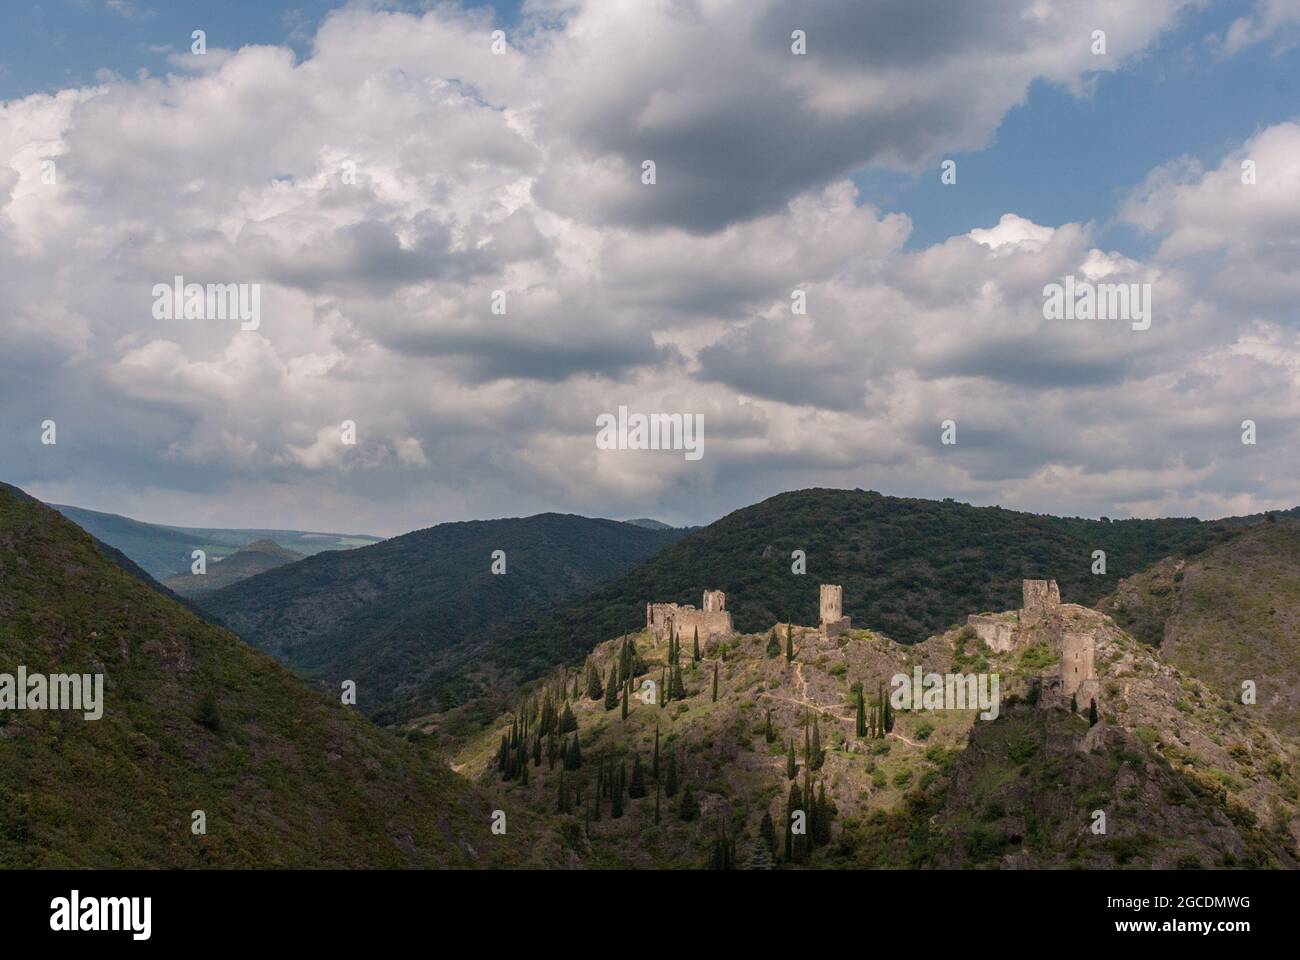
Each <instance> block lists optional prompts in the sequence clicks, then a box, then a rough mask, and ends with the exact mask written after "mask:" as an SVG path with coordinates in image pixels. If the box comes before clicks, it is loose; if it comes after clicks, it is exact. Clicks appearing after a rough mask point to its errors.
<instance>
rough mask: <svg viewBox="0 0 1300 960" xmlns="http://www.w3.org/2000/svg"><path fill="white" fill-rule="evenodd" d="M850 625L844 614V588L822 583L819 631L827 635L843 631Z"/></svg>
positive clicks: (835, 634)
mask: <svg viewBox="0 0 1300 960" xmlns="http://www.w3.org/2000/svg"><path fill="white" fill-rule="evenodd" d="M850 626H851V624H850V622H849V618H848V617H846V616H844V588H843V587H842V586H840V585H839V584H837V583H836V584H830V583H823V584H822V587H821V631H822V633H824V634H825V635H826V636H828V637H834V636H837V635H838V634H841V633H843V632H844V631H845V630H847V629H849V627H850Z"/></svg>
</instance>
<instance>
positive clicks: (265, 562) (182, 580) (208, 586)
mask: <svg viewBox="0 0 1300 960" xmlns="http://www.w3.org/2000/svg"><path fill="white" fill-rule="evenodd" d="M302 558H303V555H302V554H301V553H298V552H297V551H296V550H286V549H285V548H284V547H282V546H280V545H279V544H278V543H276V542H275V541H274V540H254V541H253V542H252V543H250V544H249V545H248V546H246V547H241V548H240V549H239V550H237V551H235V552H234V553H232V554H231V555H230V556H228V557H226V558H224V559H218V560H217V561H216V562H214V563H211V564H209V565H208V566H207V572H206V573H204V574H202V575H198V574H195V573H193V572H187V573H180V574H177V575H176V576H174V577H168V578H167V579H166V580H164V581H163V585H164V586H166V587H167V588H168V589H170V590H173V591H175V592H176V593H178V594H180V595H181V596H182V597H193V596H197V595H198V594H200V593H210V592H211V591H213V590H220V589H221V588H222V587H228V586H230V585H231V584H232V583H238V582H239V581H240V580H247V579H248V578H249V577H255V576H257V575H258V574H259V573H266V571H268V570H274V569H275V568H276V567H282V566H284V565H285V564H286V563H293V562H294V561H295V560H301V559H302Z"/></svg>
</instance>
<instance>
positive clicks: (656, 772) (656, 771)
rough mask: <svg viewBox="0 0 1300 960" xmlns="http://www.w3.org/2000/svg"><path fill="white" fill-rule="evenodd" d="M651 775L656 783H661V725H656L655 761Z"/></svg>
mask: <svg viewBox="0 0 1300 960" xmlns="http://www.w3.org/2000/svg"><path fill="white" fill-rule="evenodd" d="M650 773H651V775H652V776H653V777H654V778H655V783H658V782H659V724H658V723H656V724H655V759H654V766H653V767H651V768H650Z"/></svg>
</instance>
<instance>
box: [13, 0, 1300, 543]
mask: <svg viewBox="0 0 1300 960" xmlns="http://www.w3.org/2000/svg"><path fill="white" fill-rule="evenodd" d="M7 16H8V18H9V20H8V22H7V23H6V30H5V32H4V33H3V34H0V98H3V99H2V100H0V296H3V301H4V303H3V312H2V313H0V479H3V480H5V481H7V482H11V483H15V484H18V485H20V486H22V487H24V488H25V489H27V490H29V491H30V492H32V493H33V494H35V495H36V496H39V497H41V498H43V499H46V500H51V501H55V502H63V503H72V504H76V505H80V506H84V507H89V508H92V509H100V510H109V511H113V512H118V513H124V514H127V515H130V516H134V517H138V518H140V519H145V520H153V521H158V522H166V523H177V524H186V525H224V526H279V527H293V528H309V529H327V530H344V531H349V532H367V533H375V534H383V535H388V534H395V533H401V532H404V531H406V530H410V529H414V528H418V527H423V526H427V525H429V524H431V523H435V522H439V521H443V520H454V519H465V518H474V517H494V516H510V515H523V514H529V513H534V512H539V511H543V510H559V511H566V512H575V513H582V514H587V515H599V516H613V517H632V516H654V517H659V518H660V519H663V520H666V521H669V522H674V523H703V522H708V521H711V520H713V519H716V518H717V517H718V516H720V515H722V514H724V513H726V512H728V511H729V510H731V509H734V508H736V507H739V506H743V505H745V504H748V503H751V502H754V501H756V500H759V499H761V498H763V497H766V496H769V495H772V494H774V493H778V492H781V491H783V490H789V489H795V488H800V487H807V486H840V487H861V488H864V489H875V490H880V491H882V492H885V493H891V494H897V495H907V496H923V497H936V498H937V497H955V498H957V499H960V500H965V501H970V502H973V503H979V504H992V503H998V504H1002V505H1003V506H1008V507H1014V508H1018V509H1025V510H1032V511H1039V512H1050V513H1058V514H1069V515H1085V516H1100V515H1107V516H1112V517H1124V516H1161V515H1165V516H1168V515H1178V516H1187V515H1195V516H1201V517H1213V516H1223V515H1229V514H1240V513H1247V512H1255V511H1258V510H1261V509H1266V508H1275V507H1291V506H1295V505H1296V504H1298V503H1300V480H1298V479H1297V478H1300V444H1298V443H1297V440H1300V430H1298V429H1297V428H1298V420H1297V417H1298V415H1300V391H1298V390H1297V386H1298V385H1300V316H1298V314H1297V304H1298V303H1300V75H1298V73H1297V67H1298V66H1300V0H1248V2H1219V3H1213V2H1198V0H1143V2H1140V3H1137V2H1128V0H980V2H971V3H951V2H946V0H802V2H794V0H592V2H582V0H536V2H534V0H526V2H524V3H523V4H522V5H519V4H499V5H497V6H496V7H492V6H487V5H476V4H467V5H456V4H423V3H377V2H366V3H350V4H349V3H344V4H338V3H325V2H317V0H289V2H284V3H279V2H273V0H266V2H263V3H256V4H254V3H215V2H209V3H198V2H188V0H167V2H163V0H43V2H41V3H39V4H32V5H31V11H30V12H29V13H18V14H16V21H15V20H14V18H15V14H14V13H13V12H12V11H10V12H8V14H7ZM195 30H202V31H203V32H204V40H205V43H206V51H205V52H203V53H201V54H199V53H194V52H193V48H194V42H195V41H194V40H193V31H195ZM495 30H502V31H504V36H505V44H506V46H505V48H504V52H502V53H499V54H497V53H494V52H493V31H495ZM794 31H803V35H804V36H805V37H806V51H807V52H806V53H805V54H803V55H797V54H796V53H794V52H793V51H792V40H791V37H792V34H793V33H794ZM1097 31H1104V42H1105V52H1104V53H1101V52H1099V51H1098V40H1097V36H1098V35H1097ZM647 160H648V161H653V163H654V165H655V182H654V183H653V184H646V183H643V176H642V171H643V164H644V162H645V161H647ZM49 161H53V164H51V163H50V162H49ZM945 161H952V162H953V163H954V164H955V167H951V168H950V169H952V170H953V171H954V172H955V182H951V183H945V182H943V180H944V178H943V177H942V176H941V174H942V172H943V169H944V164H945ZM1247 161H1249V163H1247ZM1247 168H1249V171H1250V173H1251V174H1253V175H1252V176H1247V175H1246V172H1247ZM948 179H950V180H951V179H953V177H949V178H948ZM1244 181H1253V182H1244ZM176 275H182V276H184V277H185V279H186V281H187V282H195V283H203V284H208V283H222V284H226V283H247V284H258V285H260V291H261V323H260V326H259V327H258V329H256V330H243V329H241V328H240V324H239V323H238V322H237V321H231V320H222V319H212V318H191V319H183V318H181V319H166V318H164V319H158V318H156V317H155V311H154V309H153V307H154V295H153V288H154V286H155V284H159V283H170V282H171V281H172V278H173V277H174V276H176ZM1067 276H1071V277H1074V278H1075V279H1076V280H1077V281H1080V282H1095V283H1135V284H1150V290H1151V298H1152V305H1153V308H1152V322H1151V325H1150V329H1147V330H1134V329H1133V328H1132V324H1130V323H1129V322H1128V321H1127V320H1125V319H1118V320H1083V319H1073V320H1049V319H1045V317H1044V295H1043V288H1044V286H1045V285H1047V284H1052V283H1059V282H1062V280H1063V278H1064V277H1067ZM795 290H802V291H804V292H805V295H806V302H807V311H806V313H804V314H797V313H795V312H793V311H792V291H795ZM494 291H504V293H505V302H506V304H507V308H506V312H505V313H504V314H500V313H494V312H493V310H492V304H493V292H494ZM620 405H625V406H627V407H628V408H629V409H630V410H632V411H634V412H636V411H642V412H646V413H653V412H679V413H684V414H702V415H703V418H704V455H703V457H702V458H701V459H699V460H687V459H686V458H685V457H684V456H683V455H682V453H681V452H680V451H644V452H640V451H626V450H622V451H620V450H614V451H610V450H600V449H598V448H597V445H596V442H595V438H596V418H597V417H598V416H599V415H601V414H602V413H612V412H615V411H616V410H617V409H618V407H619V406H620ZM1247 419H1250V420H1253V421H1254V422H1255V424H1256V429H1257V442H1256V443H1255V444H1253V445H1246V444H1243V443H1242V421H1243V420H1247ZM46 420H53V421H55V423H56V424H57V443H55V444H53V445H49V444H43V443H42V423H43V422H44V421H46ZM345 420H351V421H354V422H355V424H356V432H357V439H356V443H355V444H351V445H350V444H345V443H344V442H342V434H341V430H340V424H341V423H342V422H343V421H345ZM945 420H953V421H955V423H956V437H957V443H956V444H952V445H945V444H943V443H941V426H940V425H941V423H942V422H943V421H945Z"/></svg>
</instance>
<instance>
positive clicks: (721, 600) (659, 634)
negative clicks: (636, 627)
mask: <svg viewBox="0 0 1300 960" xmlns="http://www.w3.org/2000/svg"><path fill="white" fill-rule="evenodd" d="M702 607H703V609H699V610H697V609H696V608H695V606H694V605H693V604H689V603H686V604H681V605H678V604H676V603H647V604H646V605H645V628H646V632H647V633H649V634H650V636H652V637H653V638H654V640H655V642H656V643H660V642H662V641H664V640H667V639H668V638H669V637H676V638H677V640H678V641H681V640H686V641H687V642H688V643H689V642H690V641H691V639H692V638H693V637H694V635H695V631H696V630H699V632H700V642H701V643H703V642H707V641H708V639H709V638H710V637H718V638H719V639H723V640H726V639H729V638H730V637H731V635H732V632H733V631H732V624H731V613H730V611H728V610H727V595H726V594H725V593H723V592H722V591H721V590H705V591H704V600H703V603H702Z"/></svg>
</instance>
